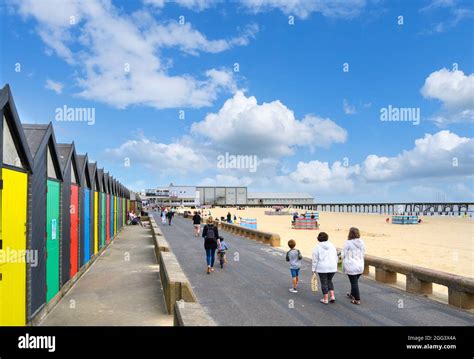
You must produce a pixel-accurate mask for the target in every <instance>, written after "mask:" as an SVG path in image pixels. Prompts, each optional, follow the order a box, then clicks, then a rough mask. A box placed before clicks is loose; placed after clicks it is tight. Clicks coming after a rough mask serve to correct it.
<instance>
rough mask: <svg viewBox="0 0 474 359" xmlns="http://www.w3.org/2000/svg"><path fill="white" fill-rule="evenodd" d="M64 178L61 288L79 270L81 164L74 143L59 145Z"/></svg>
mask: <svg viewBox="0 0 474 359" xmlns="http://www.w3.org/2000/svg"><path fill="white" fill-rule="evenodd" d="M57 149H58V155H59V164H60V165H61V172H62V177H63V186H62V189H61V192H62V211H61V217H62V218H61V219H62V225H61V234H62V237H61V245H60V246H61V286H62V285H64V284H65V283H66V282H67V281H68V280H69V279H71V278H73V277H74V276H75V275H76V273H77V271H78V269H79V187H80V185H81V183H80V178H79V170H78V167H79V164H78V162H77V156H76V149H75V146H74V142H73V143H71V144H64V143H58V144H57Z"/></svg>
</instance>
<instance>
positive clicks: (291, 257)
mask: <svg viewBox="0 0 474 359" xmlns="http://www.w3.org/2000/svg"><path fill="white" fill-rule="evenodd" d="M288 247H290V250H289V251H288V252H287V253H286V261H287V262H290V273H291V281H292V285H293V286H292V287H291V288H290V292H291V293H298V289H297V287H298V282H299V275H300V268H301V260H302V259H303V256H302V255H301V252H300V250H299V249H296V248H295V247H296V242H295V240H294V239H290V240H289V241H288Z"/></svg>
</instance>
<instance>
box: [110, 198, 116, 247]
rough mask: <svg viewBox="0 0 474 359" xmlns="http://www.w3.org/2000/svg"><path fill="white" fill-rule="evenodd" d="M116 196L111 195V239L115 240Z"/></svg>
mask: <svg viewBox="0 0 474 359" xmlns="http://www.w3.org/2000/svg"><path fill="white" fill-rule="evenodd" d="M114 225H115V224H114V196H112V195H110V239H112V238H114V228H115V227H114Z"/></svg>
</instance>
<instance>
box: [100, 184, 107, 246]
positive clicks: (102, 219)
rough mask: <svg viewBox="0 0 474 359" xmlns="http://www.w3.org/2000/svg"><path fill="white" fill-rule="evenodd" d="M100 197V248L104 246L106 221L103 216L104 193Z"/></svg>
mask: <svg viewBox="0 0 474 359" xmlns="http://www.w3.org/2000/svg"><path fill="white" fill-rule="evenodd" d="M100 197H101V201H102V203H101V206H100V211H101V215H100V222H101V223H100V233H101V235H100V248H102V247H103V246H104V244H105V221H106V218H105V217H106V216H105V193H101V194H100Z"/></svg>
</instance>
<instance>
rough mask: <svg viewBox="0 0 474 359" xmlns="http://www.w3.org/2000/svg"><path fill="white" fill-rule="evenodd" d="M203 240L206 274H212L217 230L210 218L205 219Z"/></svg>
mask: <svg viewBox="0 0 474 359" xmlns="http://www.w3.org/2000/svg"><path fill="white" fill-rule="evenodd" d="M202 237H203V238H204V249H205V250H206V262H207V274H210V273H211V272H214V261H215V260H216V249H217V239H218V238H219V230H218V229H217V227H216V226H215V225H214V220H213V219H212V217H208V218H207V224H206V225H205V226H204V229H203V231H202Z"/></svg>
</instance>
